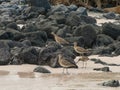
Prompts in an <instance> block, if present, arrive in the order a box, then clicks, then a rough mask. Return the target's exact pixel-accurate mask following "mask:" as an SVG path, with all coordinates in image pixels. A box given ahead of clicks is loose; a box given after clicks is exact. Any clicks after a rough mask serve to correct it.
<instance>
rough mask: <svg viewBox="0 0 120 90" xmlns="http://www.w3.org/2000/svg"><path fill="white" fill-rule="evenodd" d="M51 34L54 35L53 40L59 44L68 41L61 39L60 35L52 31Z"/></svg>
mask: <svg viewBox="0 0 120 90" xmlns="http://www.w3.org/2000/svg"><path fill="white" fill-rule="evenodd" d="M51 34H52V35H53V36H54V39H55V41H56V42H57V43H58V44H60V45H61V46H62V45H65V44H69V42H68V41H66V40H65V39H63V38H62V37H60V36H58V35H56V34H55V33H54V32H51Z"/></svg>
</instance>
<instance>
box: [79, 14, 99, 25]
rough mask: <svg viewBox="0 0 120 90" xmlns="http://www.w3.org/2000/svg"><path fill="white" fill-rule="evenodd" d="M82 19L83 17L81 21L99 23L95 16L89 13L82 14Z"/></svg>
mask: <svg viewBox="0 0 120 90" xmlns="http://www.w3.org/2000/svg"><path fill="white" fill-rule="evenodd" d="M80 19H81V22H84V23H86V24H95V23H97V21H96V19H95V18H93V17H91V16H87V15H81V16H80Z"/></svg>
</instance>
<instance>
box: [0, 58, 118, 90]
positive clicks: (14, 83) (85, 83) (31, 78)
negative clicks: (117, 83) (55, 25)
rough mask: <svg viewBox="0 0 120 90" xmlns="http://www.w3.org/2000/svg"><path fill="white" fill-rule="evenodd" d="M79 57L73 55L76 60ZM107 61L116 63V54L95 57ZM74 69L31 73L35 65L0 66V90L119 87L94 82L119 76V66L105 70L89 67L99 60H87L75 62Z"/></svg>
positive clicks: (63, 89)
mask: <svg viewBox="0 0 120 90" xmlns="http://www.w3.org/2000/svg"><path fill="white" fill-rule="evenodd" d="M78 58H79V57H77V58H76V59H75V61H77V60H78ZM89 58H100V59H101V60H102V61H104V62H107V63H114V64H120V56H117V57H99V56H90V57H89ZM77 65H78V66H79V68H78V69H69V73H70V74H69V75H65V74H62V70H63V69H62V68H57V69H55V68H50V67H48V66H43V67H45V68H47V69H48V70H50V71H51V72H52V73H51V74H40V73H34V72H33V70H34V68H35V67H37V65H28V64H24V65H17V66H16V65H11V66H8V65H7V66H0V81H1V82H0V90H120V87H118V88H110V87H103V86H101V85H98V84H99V83H102V82H104V81H108V80H111V79H116V80H120V66H110V70H111V71H112V72H109V73H105V72H101V71H93V68H96V67H104V66H103V65H101V64H94V62H93V61H88V66H87V68H86V69H83V68H81V67H82V62H79V63H78V64H77Z"/></svg>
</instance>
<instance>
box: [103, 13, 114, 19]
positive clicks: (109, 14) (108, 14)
mask: <svg viewBox="0 0 120 90" xmlns="http://www.w3.org/2000/svg"><path fill="white" fill-rule="evenodd" d="M103 17H105V18H107V19H115V18H116V15H115V13H113V12H109V13H106V14H103Z"/></svg>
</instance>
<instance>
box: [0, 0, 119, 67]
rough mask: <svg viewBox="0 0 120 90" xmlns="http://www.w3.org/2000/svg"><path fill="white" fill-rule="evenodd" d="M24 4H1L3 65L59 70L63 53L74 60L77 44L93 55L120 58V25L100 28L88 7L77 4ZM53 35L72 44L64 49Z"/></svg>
mask: <svg viewBox="0 0 120 90" xmlns="http://www.w3.org/2000/svg"><path fill="white" fill-rule="evenodd" d="M33 1H34V2H33ZM22 2H24V3H21V1H20V0H10V1H6V0H3V1H2V2H1V4H0V14H1V16H0V65H7V64H23V63H29V64H39V65H49V66H51V67H59V66H60V65H59V64H58V61H57V60H58V56H57V55H58V54H59V53H63V54H65V57H66V58H68V59H70V60H71V61H74V60H73V59H74V58H75V55H76V53H75V51H74V49H73V43H74V42H77V43H78V44H79V45H80V46H82V47H84V48H91V49H92V50H91V54H101V55H120V43H119V37H120V26H119V25H115V24H113V23H104V24H103V25H102V26H101V27H100V26H97V25H96V23H97V22H96V19H95V18H93V17H90V16H88V14H87V9H86V8H84V7H77V6H76V5H70V6H65V5H62V4H60V5H57V6H51V5H50V4H49V2H48V1H47V0H28V1H27V2H26V0H23V1H22ZM27 3H28V4H27ZM21 24H22V25H21ZM51 32H54V33H55V34H57V35H58V36H60V37H62V38H64V39H66V40H67V41H69V42H70V44H69V45H67V46H64V47H61V46H60V45H59V44H58V43H56V42H55V41H54V38H53V36H52V35H51ZM101 48H102V49H101Z"/></svg>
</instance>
